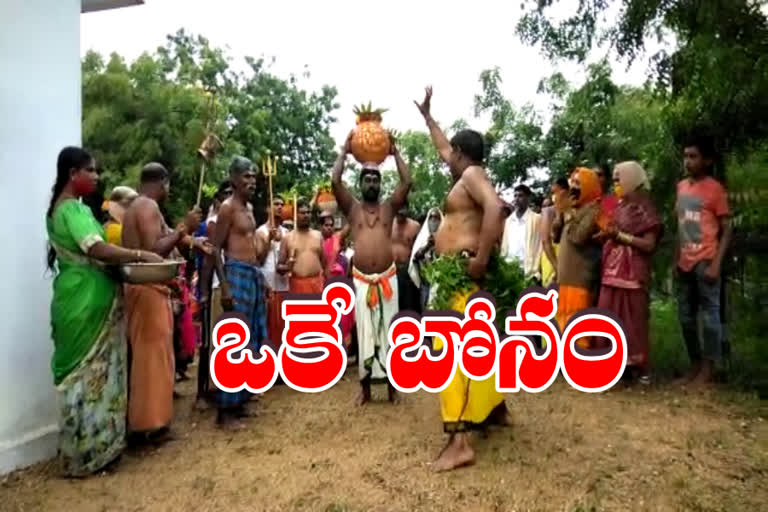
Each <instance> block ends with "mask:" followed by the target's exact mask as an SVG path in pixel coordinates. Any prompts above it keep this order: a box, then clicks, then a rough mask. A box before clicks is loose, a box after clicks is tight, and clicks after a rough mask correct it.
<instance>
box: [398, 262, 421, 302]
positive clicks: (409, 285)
mask: <svg viewBox="0 0 768 512" xmlns="http://www.w3.org/2000/svg"><path fill="white" fill-rule="evenodd" d="M408 267H409V262H407V261H406V262H402V263H398V264H397V294H398V304H399V306H400V311H414V312H416V313H419V314H421V292H420V291H419V289H418V288H417V287H416V285H415V284H414V282H413V280H412V279H411V276H410V274H409V273H408Z"/></svg>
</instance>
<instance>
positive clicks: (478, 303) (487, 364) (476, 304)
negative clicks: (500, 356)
mask: <svg viewBox="0 0 768 512" xmlns="http://www.w3.org/2000/svg"><path fill="white" fill-rule="evenodd" d="M495 318H496V308H495V307H494V305H493V302H491V301H490V300H489V299H487V298H485V297H482V296H474V298H472V299H471V300H470V301H469V302H468V303H467V305H466V307H465V308H464V321H463V322H462V324H463V325H462V327H461V352H460V358H459V366H460V367H461V371H462V372H464V375H466V376H467V377H468V378H470V379H473V380H485V379H487V378H488V377H490V376H491V375H492V374H493V372H494V370H495V369H496V347H497V345H498V344H499V333H498V332H497V331H496V328H495V327H494V325H493V321H494V320H495Z"/></svg>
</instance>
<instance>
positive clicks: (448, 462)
mask: <svg viewBox="0 0 768 512" xmlns="http://www.w3.org/2000/svg"><path fill="white" fill-rule="evenodd" d="M474 462H475V452H474V450H472V447H471V446H470V444H469V434H467V433H464V432H462V433H458V434H454V435H452V436H451V438H450V439H449V440H448V444H447V445H446V447H445V448H443V451H442V452H440V455H439V456H438V458H437V460H435V462H434V464H433V465H432V470H433V471H435V472H436V473H439V472H442V471H451V470H452V469H457V468H460V467H463V466H470V465H472V464H474Z"/></svg>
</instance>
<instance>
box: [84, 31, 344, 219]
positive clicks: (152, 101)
mask: <svg viewBox="0 0 768 512" xmlns="http://www.w3.org/2000/svg"><path fill="white" fill-rule="evenodd" d="M246 64H247V70H246V71H236V70H234V69H233V67H232V66H231V61H230V59H229V57H228V56H227V55H226V54H225V53H224V51H223V50H221V49H218V48H213V47H211V46H210V44H209V42H208V41H207V40H206V39H205V38H204V37H200V36H192V35H190V34H187V33H186V32H184V30H179V31H178V32H177V33H176V34H174V35H169V36H168V39H167V43H166V45H165V46H163V47H160V48H158V49H157V50H156V51H155V52H154V53H151V54H150V53H144V54H142V55H141V56H140V57H138V58H137V59H136V60H135V61H134V62H132V63H130V64H129V63H126V62H125V60H124V59H123V58H122V57H121V56H119V55H117V54H112V55H111V56H110V58H109V59H108V60H106V61H105V59H104V58H103V57H102V56H101V55H99V54H96V53H94V52H89V53H88V54H87V55H86V56H85V57H84V59H83V62H82V69H83V143H84V145H85V146H86V147H88V148H89V149H90V150H92V151H93V152H94V154H95V155H96V157H97V159H98V161H99V163H100V166H101V168H102V171H103V174H102V177H103V180H104V181H105V183H106V188H107V190H108V189H110V188H111V187H113V186H115V185H118V184H128V185H133V186H136V185H137V183H138V175H139V172H140V169H141V167H142V166H143V165H144V164H145V163H147V162H149V161H159V162H161V163H163V164H164V165H165V166H166V167H168V169H169V170H171V172H172V186H171V187H172V188H171V201H170V204H169V205H168V206H169V211H170V212H171V213H172V214H173V215H179V214H181V213H182V212H183V211H184V210H185V209H186V208H188V207H189V206H190V205H192V204H194V203H195V200H196V194H197V188H198V179H199V176H200V169H201V160H200V159H199V158H198V157H197V156H196V151H197V148H198V147H199V146H200V144H201V142H202V140H203V138H204V136H205V133H206V128H207V125H208V123H209V122H210V126H211V127H212V130H213V132H214V133H215V134H216V135H217V136H218V137H219V138H220V139H221V140H222V143H223V147H222V148H221V149H220V151H219V153H218V155H217V158H216V159H215V161H214V163H213V165H212V166H211V168H209V169H207V172H206V175H205V184H206V185H207V186H206V187H205V190H206V191H207V192H208V193H210V192H211V191H212V190H214V189H215V185H216V184H217V183H218V182H219V181H221V180H223V179H225V178H226V176H227V174H228V166H229V162H230V160H231V157H232V156H234V155H237V154H240V155H244V156H246V157H248V158H250V159H251V160H253V161H254V162H255V163H256V164H257V166H259V169H260V163H261V161H262V160H263V159H264V157H266V156H267V155H277V156H278V158H279V163H278V174H277V176H276V178H275V183H274V188H275V190H276V191H279V190H284V189H287V188H289V187H290V186H291V185H292V184H294V183H297V182H299V181H302V182H306V181H309V180H312V179H316V178H317V177H319V176H324V175H325V174H327V171H328V168H329V166H330V164H331V161H332V159H333V140H332V139H331V136H330V132H329V127H330V125H331V123H333V122H334V118H333V116H332V112H333V111H334V110H335V109H336V108H337V105H336V103H335V98H336V90H335V89H334V88H332V87H323V88H322V90H321V91H319V92H311V93H310V92H307V91H305V90H302V89H301V88H300V87H299V85H298V81H297V79H296V77H294V76H291V77H289V78H288V79H283V78H280V77H277V76H275V75H274V74H272V73H271V72H270V71H269V66H268V65H266V64H265V62H264V60H263V59H253V58H247V59H246ZM208 93H211V94H212V97H213V98H214V104H215V108H214V109H211V108H209V107H210V106H211V102H210V98H211V96H210V95H209V94H208ZM264 183H265V181H264V180H261V185H262V186H261V187H260V189H261V190H260V194H259V196H260V199H261V201H259V202H260V203H263V201H264V198H265V197H266V191H265V190H264V186H263V185H264ZM257 211H259V213H261V212H262V211H263V208H259V209H258V210H257Z"/></svg>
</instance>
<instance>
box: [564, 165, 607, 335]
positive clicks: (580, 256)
mask: <svg viewBox="0 0 768 512" xmlns="http://www.w3.org/2000/svg"><path fill="white" fill-rule="evenodd" d="M569 195H570V203H571V206H570V207H569V208H568V209H567V210H566V211H565V212H564V213H562V214H560V213H558V215H557V217H556V218H555V221H554V222H553V223H552V240H553V242H554V243H559V244H560V248H559V252H558V255H557V278H558V283H559V285H560V291H559V294H558V304H557V315H556V319H557V323H558V325H559V326H560V330H561V332H562V331H564V330H565V327H566V324H567V323H568V320H569V319H570V318H571V317H572V316H573V315H575V314H576V313H578V312H579V311H581V310H583V309H585V308H589V307H592V306H594V305H595V302H596V301H597V291H598V290H599V286H600V259H601V257H602V245H601V244H600V242H598V241H597V240H596V239H595V238H594V235H595V234H596V233H597V232H598V227H597V218H598V215H599V214H600V198H601V196H602V191H601V189H600V182H599V181H598V178H597V175H596V174H595V171H593V170H592V169H587V168H584V167H581V168H578V169H576V170H575V171H574V172H573V174H572V175H571V180H570V190H569ZM576 344H577V346H579V347H580V348H582V349H588V348H591V347H592V342H591V340H590V338H586V337H584V338H580V339H579V340H578V341H577V342H576Z"/></svg>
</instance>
